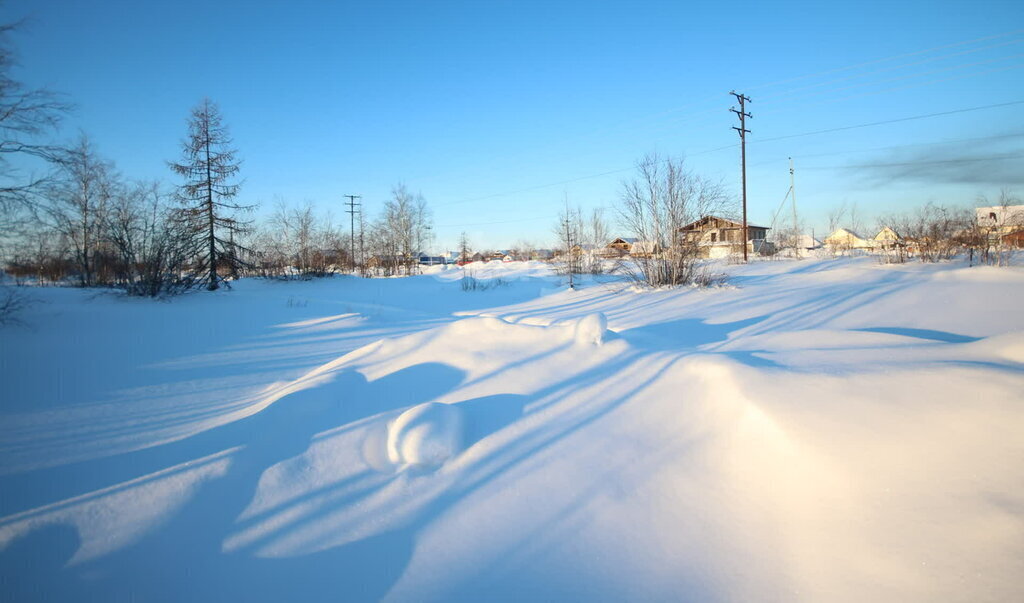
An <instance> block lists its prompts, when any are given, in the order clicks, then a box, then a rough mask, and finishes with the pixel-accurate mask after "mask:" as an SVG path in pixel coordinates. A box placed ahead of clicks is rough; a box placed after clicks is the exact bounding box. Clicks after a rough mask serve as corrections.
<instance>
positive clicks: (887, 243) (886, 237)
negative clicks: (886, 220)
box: [872, 226, 904, 249]
mask: <svg viewBox="0 0 1024 603" xmlns="http://www.w3.org/2000/svg"><path fill="white" fill-rule="evenodd" d="M872 240H873V242H874V246H875V247H878V248H880V249H893V248H895V247H899V246H901V245H903V244H904V241H903V237H901V236H900V234H899V233H898V232H896V231H895V230H893V229H891V228H889V227H888V226H885V227H883V228H882V230H879V231H878V234H876V235H875V238H874V239H872Z"/></svg>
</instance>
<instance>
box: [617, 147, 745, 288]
mask: <svg viewBox="0 0 1024 603" xmlns="http://www.w3.org/2000/svg"><path fill="white" fill-rule="evenodd" d="M637 172H638V174H637V176H636V177H635V178H633V179H632V180H628V181H626V182H624V183H623V187H622V195H621V205H620V207H619V218H620V221H621V223H622V226H623V228H624V229H625V230H627V231H629V232H631V233H632V234H633V235H634V236H635V237H637V239H639V240H638V241H637V244H636V245H634V249H636V248H637V246H641V247H642V248H643V249H644V252H643V253H634V254H633V258H632V260H631V261H630V262H624V263H623V264H622V265H623V267H624V269H625V270H627V273H628V274H630V275H631V276H633V277H634V278H635V279H636V280H638V281H642V282H645V283H647V284H648V285H652V286H664V285H684V284H703V283H706V282H707V277H706V274H705V273H704V271H703V270H702V269H701V264H700V261H699V257H700V249H699V247H698V243H697V242H696V241H694V240H691V239H690V238H688V237H686V236H684V235H683V234H682V233H681V229H682V228H683V226H685V225H687V224H689V223H691V222H693V221H695V220H697V219H699V218H701V217H703V216H707V215H712V214H725V215H729V214H731V213H732V211H731V210H732V207H731V204H730V202H729V201H728V198H727V197H726V195H725V192H724V190H723V187H722V185H721V183H720V182H716V181H713V180H710V179H708V178H705V177H703V176H700V175H697V174H695V173H693V172H692V171H690V170H688V169H686V167H685V165H684V163H683V160H682V159H672V158H668V159H664V158H661V157H659V156H658V155H656V154H651V155H648V156H646V157H644V158H643V159H642V160H640V161H639V162H638V163H637Z"/></svg>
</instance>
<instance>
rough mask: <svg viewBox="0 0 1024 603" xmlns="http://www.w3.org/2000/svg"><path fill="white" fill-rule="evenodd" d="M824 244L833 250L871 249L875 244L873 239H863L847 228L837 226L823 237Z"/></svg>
mask: <svg viewBox="0 0 1024 603" xmlns="http://www.w3.org/2000/svg"><path fill="white" fill-rule="evenodd" d="M825 245H827V246H828V247H830V248H831V249H833V250H849V249H871V248H873V247H874V246H875V244H874V241H872V240H870V239H865V238H864V237H862V236H860V235H859V234H857V233H855V232H854V231H852V230H850V229H848V228H837V229H836V231H835V232H833V233H832V234H830V235H828V236H827V237H825Z"/></svg>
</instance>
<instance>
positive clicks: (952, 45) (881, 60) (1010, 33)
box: [746, 29, 1024, 90]
mask: <svg viewBox="0 0 1024 603" xmlns="http://www.w3.org/2000/svg"><path fill="white" fill-rule="evenodd" d="M1020 33H1024V29H1014V30H1011V31H1007V32H1003V33H998V34H993V35H990V36H984V37H981V38H974V39H971V40H964V41H960V42H953V43H950V44H943V45H941V46H933V47H931V48H925V49H924V50H916V51H914V52H906V53H901V54H895V55H891V56H888V57H882V58H879V59H872V60H870V61H864V62H862V63H855V64H852V65H846V66H844V67H837V68H834V69H827V70H825V71H819V72H816V73H809V74H805V75H799V76H796V77H792V78H787V79H783V80H776V81H774V82H768V83H765V84H758V85H756V86H747V87H746V88H747V90H758V89H761V88H767V87H770V86H777V85H779V84H786V83H789V82H795V81H800V80H805V79H810V78H813V77H818V76H820V75H829V74H832V73H840V72H843V71H849V70H851V69H857V68H860V67H867V66H868V65H876V64H878V63H884V62H886V61H892V60H895V59H903V58H907V57H912V56H918V55H922V54H928V53H929V52H934V51H936V50H945V49H947V48H955V47H957V46H966V45H968V44H974V43H975V42H985V41H988V40H995V39H998V38H1005V37H1007V36H1013V35H1017V34H1020Z"/></svg>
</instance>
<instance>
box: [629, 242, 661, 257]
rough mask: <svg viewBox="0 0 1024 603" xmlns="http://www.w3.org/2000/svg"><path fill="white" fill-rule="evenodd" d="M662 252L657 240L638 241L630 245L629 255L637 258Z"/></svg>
mask: <svg viewBox="0 0 1024 603" xmlns="http://www.w3.org/2000/svg"><path fill="white" fill-rule="evenodd" d="M661 252H662V248H661V245H659V244H658V242H657V241H636V242H634V243H633V244H632V246H631V247H630V251H629V255H631V256H633V257H635V258H652V257H654V256H656V255H658V254H660V253H661Z"/></svg>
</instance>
